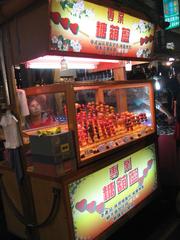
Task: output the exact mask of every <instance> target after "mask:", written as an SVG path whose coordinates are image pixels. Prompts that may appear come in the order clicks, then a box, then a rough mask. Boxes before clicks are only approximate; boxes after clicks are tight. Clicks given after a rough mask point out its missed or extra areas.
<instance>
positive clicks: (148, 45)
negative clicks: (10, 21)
mask: <svg viewBox="0 0 180 240" xmlns="http://www.w3.org/2000/svg"><path fill="white" fill-rule="evenodd" d="M50 9H51V12H50V27H51V39H50V50H54V51H61V52H76V53H78V52H79V53H86V54H95V55H107V56H116V57H118V56H120V57H130V58H132V57H133V58H145V59H147V58H149V57H150V56H151V53H152V47H153V38H154V25H153V24H152V23H150V22H148V21H144V20H141V19H139V18H136V17H133V16H130V15H128V14H126V13H124V12H122V11H121V10H119V11H117V10H114V9H112V8H107V7H103V6H99V5H96V4H94V3H90V2H86V1H83V0H52V1H51V6H50Z"/></svg>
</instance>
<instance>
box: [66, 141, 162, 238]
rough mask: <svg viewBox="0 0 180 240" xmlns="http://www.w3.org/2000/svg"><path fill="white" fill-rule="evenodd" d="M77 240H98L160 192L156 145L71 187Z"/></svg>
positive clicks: (72, 184)
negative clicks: (139, 205) (97, 238)
mask: <svg viewBox="0 0 180 240" xmlns="http://www.w3.org/2000/svg"><path fill="white" fill-rule="evenodd" d="M68 187H69V195H70V201H71V210H72V217H73V224H74V232H75V239H77V240H78V239H81V240H86V239H89V240H91V239H96V237H97V236H98V235H99V234H101V233H102V232H103V231H104V230H106V229H107V228H108V227H110V226H111V225H112V224H113V223H115V222H116V221H117V220H118V219H120V218H121V217H122V216H123V215H124V214H126V213H127V212H128V211H129V210H130V209H132V208H134V207H135V206H136V205H137V204H138V203H140V202H141V201H142V200H144V199H145V198H146V197H147V196H149V195H150V194H151V193H152V192H153V191H154V190H155V189H156V188H157V167H156V155H155V145H154V144H152V145H149V146H148V147H145V148H143V149H141V150H139V151H137V152H135V153H133V154H131V155H129V156H127V157H125V158H123V159H121V160H119V161H117V162H115V163H114V164H111V165H109V166H108V167H105V168H103V169H101V170H99V171H97V172H94V173H92V174H90V175H88V176H85V177H84V178H81V179H78V180H76V181H75V182H72V183H70V184H69V185H68Z"/></svg>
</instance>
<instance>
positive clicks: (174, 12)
mask: <svg viewBox="0 0 180 240" xmlns="http://www.w3.org/2000/svg"><path fill="white" fill-rule="evenodd" d="M163 7H164V20H165V21H166V22H169V23H170V25H169V27H167V28H166V29H172V28H177V27H179V26H180V21H179V2H178V0H163Z"/></svg>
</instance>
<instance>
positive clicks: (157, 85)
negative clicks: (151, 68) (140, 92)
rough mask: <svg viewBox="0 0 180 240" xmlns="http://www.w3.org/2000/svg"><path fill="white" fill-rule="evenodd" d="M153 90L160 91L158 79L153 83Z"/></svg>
mask: <svg viewBox="0 0 180 240" xmlns="http://www.w3.org/2000/svg"><path fill="white" fill-rule="evenodd" d="M155 89H156V90H157V91H159V90H160V89H161V85H160V83H159V81H158V79H157V80H156V81H155Z"/></svg>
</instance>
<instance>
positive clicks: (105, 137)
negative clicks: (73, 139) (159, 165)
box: [76, 86, 154, 161]
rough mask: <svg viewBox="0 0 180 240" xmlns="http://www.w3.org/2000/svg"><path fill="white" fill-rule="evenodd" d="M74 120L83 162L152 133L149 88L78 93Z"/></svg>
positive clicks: (101, 88) (119, 88)
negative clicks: (75, 120)
mask: <svg viewBox="0 0 180 240" xmlns="http://www.w3.org/2000/svg"><path fill="white" fill-rule="evenodd" d="M80 96H81V97H80ZM76 118H77V128H78V139H79V145H80V155H81V160H83V161H84V160H86V159H89V158H91V157H94V156H96V155H98V154H100V153H102V152H106V151H109V150H110V149H113V148H116V147H118V146H121V145H124V144H126V143H128V142H131V141H134V140H135V139H137V138H141V137H143V136H145V135H147V134H150V133H152V132H153V131H154V129H153V124H152V114H151V109H150V98H149V88H148V87H133V88H132V87H131V88H122V87H119V86H117V87H112V88H108V89H107V88H104V89H103V87H100V88H99V89H98V90H85V91H82V90H81V91H78V92H77V93H76Z"/></svg>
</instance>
